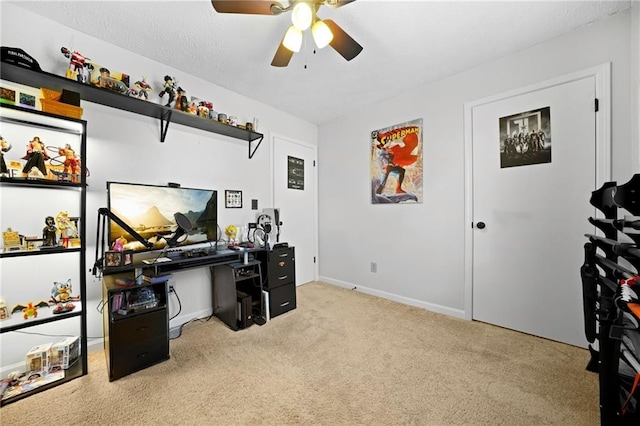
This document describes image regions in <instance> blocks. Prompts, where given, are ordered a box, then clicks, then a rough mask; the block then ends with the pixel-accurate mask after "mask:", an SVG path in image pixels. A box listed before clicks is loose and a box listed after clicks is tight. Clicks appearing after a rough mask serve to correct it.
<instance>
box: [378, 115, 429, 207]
mask: <svg viewBox="0 0 640 426" xmlns="http://www.w3.org/2000/svg"><path fill="white" fill-rule="evenodd" d="M370 171H371V203H372V204H394V203H396V204H397V203H405V204H406V203H422V119H421V118H419V119H416V120H412V121H407V122H406V123H401V124H396V125H395V126H391V127H386V128H384V129H380V130H374V131H373V132H371V164H370Z"/></svg>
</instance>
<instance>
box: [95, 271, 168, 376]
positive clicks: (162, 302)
mask: <svg viewBox="0 0 640 426" xmlns="http://www.w3.org/2000/svg"><path fill="white" fill-rule="evenodd" d="M109 278H111V277H109ZM108 281H109V282H108V283H105V284H106V285H105V287H104V295H105V297H106V299H107V303H105V306H104V312H103V313H104V315H103V317H104V349H105V356H106V359H107V368H108V370H109V381H113V380H116V379H119V378H121V377H123V376H126V375H128V374H131V373H134V372H136V371H139V370H142V369H143V368H147V367H150V366H152V365H154V364H157V363H159V362H162V361H165V360H167V359H169V318H168V312H167V303H166V302H167V282H166V281H163V282H159V283H154V284H150V283H145V284H142V285H138V286H134V287H118V286H116V285H114V284H113V282H112V281H113V280H108Z"/></svg>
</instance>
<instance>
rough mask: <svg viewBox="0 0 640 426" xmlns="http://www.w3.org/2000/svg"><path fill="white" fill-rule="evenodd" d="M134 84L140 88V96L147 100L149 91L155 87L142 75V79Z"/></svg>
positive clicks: (138, 94)
mask: <svg viewBox="0 0 640 426" xmlns="http://www.w3.org/2000/svg"><path fill="white" fill-rule="evenodd" d="M134 86H136V88H137V89H138V93H137V96H138V98H144V100H145V101H148V100H149V92H153V87H151V85H150V84H149V83H147V77H142V80H138V81H136V82H135V83H134Z"/></svg>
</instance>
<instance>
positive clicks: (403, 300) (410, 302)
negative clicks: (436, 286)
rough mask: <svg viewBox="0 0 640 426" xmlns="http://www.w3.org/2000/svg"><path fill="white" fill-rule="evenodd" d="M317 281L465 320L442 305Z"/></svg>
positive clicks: (327, 280)
mask: <svg viewBox="0 0 640 426" xmlns="http://www.w3.org/2000/svg"><path fill="white" fill-rule="evenodd" d="M318 280H319V281H322V282H325V283H327V284H331V285H335V286H337V287H344V288H347V289H349V290H355V291H359V292H361V293H365V294H370V295H372V296H377V297H381V298H383V299H388V300H393V301H394V302H398V303H403V304H405V305H409V306H415V307H417V308H422V309H426V310H428V311H431V312H436V313H438V314H444V315H449V316H451V317H456V318H461V319H465V315H464V310H462V309H453V308H450V307H448V306H442V305H437V304H435V303H428V302H423V301H421V300H416V299H411V298H409V297H404V296H399V295H397V294H393V293H388V292H386V291H381V290H376V289H373V288H368V287H363V286H361V285H358V284H353V283H349V282H346V281H341V280H336V279H333V278H329V277H318Z"/></svg>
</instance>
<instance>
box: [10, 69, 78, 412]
mask: <svg viewBox="0 0 640 426" xmlns="http://www.w3.org/2000/svg"><path fill="white" fill-rule="evenodd" d="M8 66H9V65H8V64H2V68H1V69H2V72H3V74H4V71H5V67H8ZM25 114H26V115H25ZM51 119H54V120H53V121H52V120H51ZM0 121H1V122H2V123H3V136H4V137H5V138H7V139H8V140H11V135H12V131H11V126H17V127H16V128H19V127H23V126H27V127H33V128H40V129H42V130H44V129H46V130H47V131H51V132H56V133H59V134H61V135H63V136H62V139H66V138H69V139H70V140H73V141H75V142H74V144H75V146H76V147H77V148H80V152H79V154H80V155H79V157H80V170H79V177H80V182H67V181H54V180H44V179H26V178H22V177H3V178H2V179H0V189H2V191H3V203H6V204H2V206H3V207H6V206H10V205H11V204H9V203H10V202H19V201H21V200H23V197H24V198H29V193H30V191H32V190H35V188H40V189H45V190H46V191H47V192H50V193H52V194H56V193H58V192H59V191H74V192H77V202H78V207H77V208H78V211H77V213H78V215H79V216H78V218H79V224H80V226H78V238H79V241H80V246H79V247H69V248H65V247H55V248H48V249H33V250H25V249H19V250H11V249H7V250H6V251H5V249H2V250H0V269H4V268H5V267H8V266H10V265H14V266H13V268H15V265H16V264H15V263H14V262H16V261H17V260H16V258H19V257H29V256H38V258H37V259H35V258H34V261H33V262H30V265H31V264H33V267H34V268H41V271H42V272H41V274H42V279H43V280H47V279H54V280H55V279H56V278H55V277H54V276H52V275H51V274H48V271H47V267H46V266H47V262H49V261H50V262H55V261H56V260H60V257H59V256H61V255H64V259H65V260H66V259H69V265H73V266H70V268H74V267H77V268H78V280H79V282H77V283H74V287H73V290H74V294H76V293H78V294H79V295H80V298H79V300H75V299H74V300H73V303H74V305H75V308H74V310H72V311H70V312H67V313H60V314H54V313H53V309H52V308H51V307H47V308H45V307H42V308H40V309H38V315H37V317H32V318H28V319H24V318H23V317H22V315H21V314H20V313H17V312H16V313H14V314H13V315H11V317H10V318H5V319H4V320H3V321H1V322H0V334H1V335H3V336H7V335H8V333H12V332H16V331H26V330H28V329H31V330H29V331H30V332H31V331H33V327H37V326H40V325H43V324H49V323H59V324H62V321H68V320H69V319H71V318H74V319H77V320H78V322H79V325H78V331H79V333H78V338H79V358H78V360H77V361H75V363H74V364H73V365H71V366H69V368H67V369H65V370H63V371H64V377H63V378H61V379H59V380H55V381H53V382H50V383H46V384H44V385H42V386H39V387H35V388H33V389H30V390H27V391H24V392H23V393H20V394H17V395H14V396H11V397H9V398H6V399H2V400H1V401H0V406H4V405H6V404H10V403H12V402H15V401H18V400H21V399H24V398H26V397H28V396H30V395H33V394H35V393H39V392H42V391H45V390H47V389H50V388H52V387H55V386H58V385H60V384H63V383H65V382H68V381H70V380H73V379H76V378H78V377H81V376H83V375H85V374H87V371H88V360H87V310H86V308H87V303H86V272H85V271H86V258H85V252H86V247H85V244H86V233H85V228H86V226H85V225H86V221H85V215H86V187H87V181H86V179H87V175H86V171H87V169H86V133H87V123H86V121H84V120H78V119H73V118H67V117H60V116H58V115H55V114H49V113H45V112H41V111H36V110H31V109H25V108H21V107H17V106H13V105H6V104H0ZM51 123H53V124H51ZM58 125H59V127H58ZM67 135H68V136H67ZM12 188H19V196H18V200H17V201H15V199H14V198H13V197H15V196H16V195H17V194H14V192H15V191H14V190H13V189H12ZM5 190H6V191H7V193H6V194H5V193H4V191H5ZM36 191H37V190H36ZM10 193H12V194H11V195H9V194H10ZM71 195H72V197H71V198H73V199H76V198H75V197H76V195H75V194H71ZM9 198H11V200H12V201H9V200H8V199H9ZM49 207H50V205H48V204H43V205H42V206H41V209H40V208H38V209H35V210H33V211H31V210H29V211H28V212H23V213H22V214H31V213H33V214H34V215H35V217H37V221H38V223H40V221H41V218H42V216H44V215H46V213H45V212H46V211H47V209H48V208H49ZM8 211H11V210H4V211H3V214H6V213H7V212H8ZM21 211H22V210H21ZM48 255H55V260H53V258H50V259H49V260H48V259H47V258H46V257H47V256H48ZM34 285H35V286H36V287H37V286H38V285H39V284H38V283H37V284H34V283H31V282H28V283H25V282H21V280H20V279H15V277H13V276H12V279H11V280H7V279H5V282H3V289H5V290H8V289H10V288H19V289H20V292H21V294H23V295H25V301H26V300H30V299H31V298H32V297H33V295H34V293H33V292H31V293H30V294H27V293H28V292H29V291H30V290H31V288H33V286H34ZM78 287H79V288H78ZM37 291H38V293H37V294H40V293H39V290H37ZM42 299H44V298H42ZM31 300H33V301H34V302H35V301H36V300H37V299H31ZM16 301H19V302H22V300H14V301H12V302H11V303H10V304H13V303H15V302H16ZM7 302H8V301H7ZM33 334H37V333H33ZM50 337H51V338H59V337H60V336H58V335H57V334H56V335H52V336H50ZM43 340H44V337H43ZM53 343H55V342H53Z"/></svg>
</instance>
